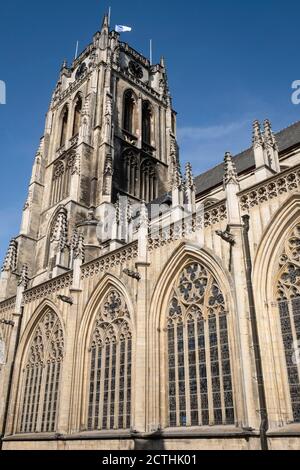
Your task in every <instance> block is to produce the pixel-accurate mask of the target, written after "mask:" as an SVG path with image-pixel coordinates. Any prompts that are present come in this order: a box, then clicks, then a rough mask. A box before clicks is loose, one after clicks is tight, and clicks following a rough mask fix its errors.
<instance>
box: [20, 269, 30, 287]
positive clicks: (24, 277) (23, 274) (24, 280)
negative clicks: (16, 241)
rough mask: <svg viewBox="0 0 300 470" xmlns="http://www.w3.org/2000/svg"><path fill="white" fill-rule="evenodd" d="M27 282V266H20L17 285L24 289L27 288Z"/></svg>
mask: <svg viewBox="0 0 300 470" xmlns="http://www.w3.org/2000/svg"><path fill="white" fill-rule="evenodd" d="M28 282H29V278H28V266H27V264H24V265H23V266H22V270H21V274H20V279H19V282H18V285H19V286H22V287H24V289H26V288H27V286H28Z"/></svg>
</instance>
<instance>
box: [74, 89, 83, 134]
mask: <svg viewBox="0 0 300 470" xmlns="http://www.w3.org/2000/svg"><path fill="white" fill-rule="evenodd" d="M81 110H82V99H81V96H80V95H78V96H77V99H76V104H75V108H74V119H73V132H72V135H73V136H76V135H77V134H79V127H80V119H81Z"/></svg>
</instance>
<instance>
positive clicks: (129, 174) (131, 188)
mask: <svg viewBox="0 0 300 470" xmlns="http://www.w3.org/2000/svg"><path fill="white" fill-rule="evenodd" d="M124 175H125V181H126V183H125V186H126V191H127V193H128V194H131V195H132V196H136V197H139V194H138V187H137V184H138V159H137V156H136V155H135V154H134V153H133V152H128V153H126V154H125V155H124Z"/></svg>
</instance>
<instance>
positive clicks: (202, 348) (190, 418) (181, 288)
mask: <svg viewBox="0 0 300 470" xmlns="http://www.w3.org/2000/svg"><path fill="white" fill-rule="evenodd" d="M167 342H168V379H169V380H168V398H169V426H171V427H178V426H206V425H226V424H234V406H233V391H232V379H231V366H230V353H229V341H228V322H227V312H226V310H225V301H224V297H223V294H222V292H221V290H220V288H219V286H218V284H217V282H216V281H215V279H214V278H213V276H212V275H211V274H210V273H209V272H208V270H207V269H206V268H205V267H204V266H202V265H200V264H198V263H193V264H190V265H188V266H187V267H186V268H185V269H184V270H183V271H182V273H181V274H180V275H179V277H178V279H177V281H176V282H175V284H174V288H173V292H172V296H171V299H170V304H169V312H168V326H167Z"/></svg>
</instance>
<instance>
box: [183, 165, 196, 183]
mask: <svg viewBox="0 0 300 470" xmlns="http://www.w3.org/2000/svg"><path fill="white" fill-rule="evenodd" d="M185 184H186V187H187V188H189V189H194V188H195V184H194V177H193V170H192V165H191V163H190V162H188V163H187V164H186V165H185Z"/></svg>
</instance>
